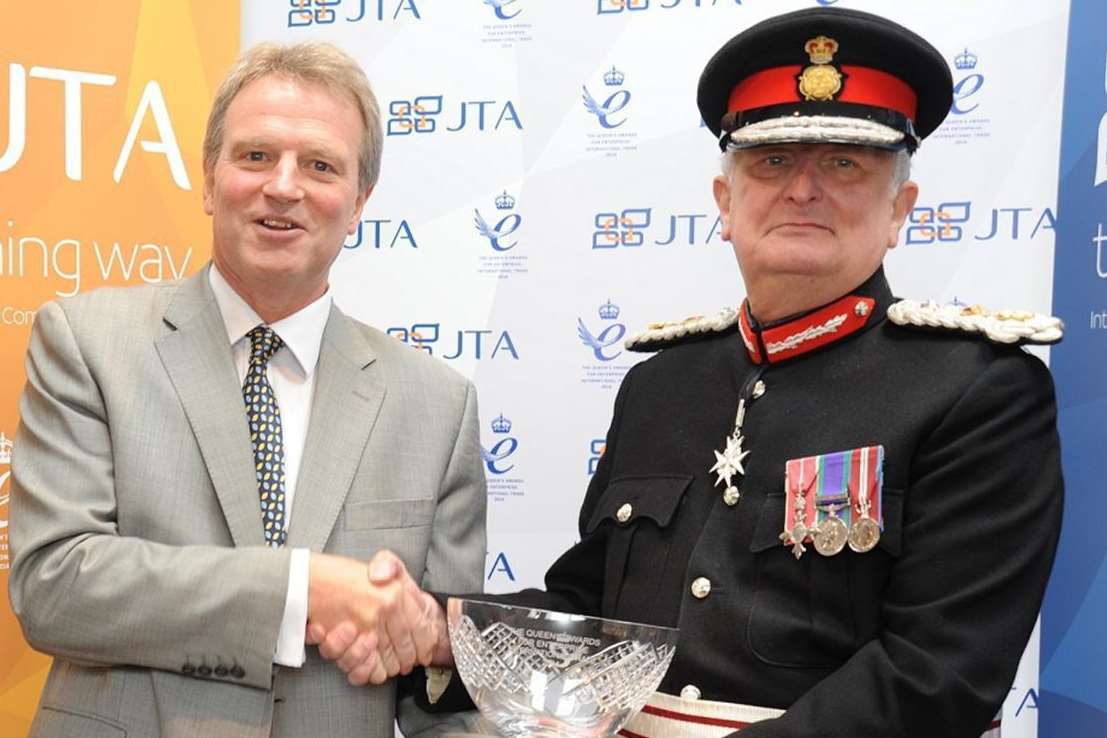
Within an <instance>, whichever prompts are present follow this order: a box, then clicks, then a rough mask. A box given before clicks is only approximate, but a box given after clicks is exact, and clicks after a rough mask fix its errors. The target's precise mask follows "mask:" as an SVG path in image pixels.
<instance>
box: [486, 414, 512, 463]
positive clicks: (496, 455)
mask: <svg viewBox="0 0 1107 738" xmlns="http://www.w3.org/2000/svg"><path fill="white" fill-rule="evenodd" d="M491 425H492V432H493V433H494V434H496V436H497V439H498V440H497V441H496V442H495V443H494V444H492V448H485V447H484V444H481V447H480V456H481V458H482V459H484V465H485V467H487V468H488V473H489V474H496V475H499V474H507V473H508V472H509V471H511V470H512V469H514V468H515V464H508V465H506V466H505V464H506V462H507V459H508V458H509V457H511V455H512V454H514V453H515V452H516V451H518V450H519V441H518V439H516V438H513V437H511V436H510V435H508V434H509V433H511V421H510V420H508V419H507V418H505V417H504V416H503V413H500V415H499V416H498V417H497V418H495V419H494V420H493V421H492V423H491Z"/></svg>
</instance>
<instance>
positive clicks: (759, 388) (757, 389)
mask: <svg viewBox="0 0 1107 738" xmlns="http://www.w3.org/2000/svg"><path fill="white" fill-rule="evenodd" d="M763 394H765V383H764V382H762V381H761V380H760V379H759V380H757V382H756V383H755V384H754V385H753V399H755V400H756V399H757V398H758V397H760V396H761V395H763Z"/></svg>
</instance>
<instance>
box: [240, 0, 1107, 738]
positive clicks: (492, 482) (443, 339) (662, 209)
mask: <svg viewBox="0 0 1107 738" xmlns="http://www.w3.org/2000/svg"><path fill="white" fill-rule="evenodd" d="M816 5H837V6H840V7H851V8H857V9H860V10H867V11H870V12H876V13H881V14H884V15H887V16H890V17H891V18H892V19H894V20H896V21H899V22H901V23H904V24H906V25H908V26H909V27H911V28H913V29H915V30H917V31H918V32H919V33H921V34H922V35H924V36H925V37H926V38H928V39H930V40H931V41H932V42H933V43H934V44H935V46H937V48H938V49H939V50H940V51H941V52H942V53H943V54H944V55H945V56H946V58H947V59H948V61H949V64H950V68H951V69H952V70H953V74H954V82H955V84H956V100H955V102H954V105H953V108H952V111H951V114H950V116H949V118H948V120H947V121H946V123H945V124H944V125H943V126H942V128H941V129H939V131H937V132H936V133H935V135H934V136H932V137H931V138H930V139H928V140H927V141H926V142H925V143H924V144H923V146H922V149H921V150H920V152H919V155H918V156H917V157H916V159H917V161H916V163H915V167H914V173H913V176H914V178H915V179H916V180H917V181H918V182H919V183H920V187H921V196H920V199H919V202H918V207H917V208H915V210H914V212H913V213H912V214H911V217H910V221H909V223H908V224H907V227H906V228H905V229H904V231H903V234H902V239H901V243H900V245H899V247H898V248H897V249H895V250H894V251H893V252H892V253H891V254H890V255H889V257H888V260H887V271H888V275H889V279H890V280H891V283H892V286H893V288H894V289H895V290H896V293H897V294H899V295H901V296H904V297H914V298H920V299H927V298H929V299H936V300H943V301H949V300H959V301H961V302H965V303H981V304H984V305H987V306H989V307H994V308H1003V307H1010V308H1018V309H1025V310H1034V311H1038V312H1049V311H1050V308H1051V300H1052V288H1053V282H1052V275H1053V253H1054V227H1055V213H1056V202H1055V200H1056V194H1057V179H1056V175H1055V173H1056V171H1057V156H1058V147H1059V139H1060V132H1061V103H1062V80H1063V79H1064V74H1065V71H1064V70H1065V58H1064V54H1062V53H1057V52H1056V51H1054V50H1059V49H1063V48H1064V44H1065V34H1066V30H1067V27H1068V4H1067V3H1040V2H1038V3H1030V2H1020V3H1011V2H1006V1H1005V0H980V1H979V2H972V3H966V2H960V1H959V0H925V1H924V0H913V1H910V2H898V3H889V2H886V1H884V2H879V1H878V0H867V1H864V0H820V1H819V2H816V1H815V0H802V1H801V0H741V1H739V0H572V2H553V1H551V0H449V1H447V0H285V1H284V2H274V1H273V0H244V2H243V26H242V30H243V45H244V46H246V45H249V44H252V43H254V42H257V41H261V40H266V39H276V40H285V41H297V40H304V39H326V40H329V41H333V42H335V43H337V44H338V45H340V46H342V47H343V48H345V49H346V50H348V51H349V52H350V53H352V54H354V55H355V56H356V57H357V58H358V59H359V60H360V61H361V62H362V64H363V65H364V67H365V69H366V70H367V72H368V74H369V77H370V79H371V81H372V82H373V84H374V86H375V89H376V92H377V95H378V97H379V98H380V102H381V108H382V112H383V117H384V125H385V133H386V137H385V148H384V166H383V172H382V177H381V181H380V184H379V185H378V187H377V189H376V191H375V192H374V194H373V196H372V197H371V198H370V199H369V202H368V203H367V204H366V207H365V212H364V215H363V220H362V224H361V229H360V230H359V232H358V233H357V234H355V236H353V237H351V238H350V239H349V240H348V241H347V243H346V247H347V248H346V250H345V251H344V253H343V254H342V255H341V256H340V257H339V260H338V262H337V264H336V266H335V268H334V270H333V272H332V279H331V284H332V285H333V286H334V288H335V296H336V299H337V301H338V303H339V304H340V305H341V306H342V307H343V308H344V309H345V310H347V311H348V312H350V313H351V314H353V315H354V316H356V317H358V318H360V319H362V320H365V321H366V322H368V323H371V324H373V325H376V326H378V327H380V328H381V329H383V330H386V331H388V332H389V333H391V334H393V335H394V336H396V337H397V338H398V339H400V340H403V341H407V342H408V343H410V344H412V345H413V346H416V347H418V348H419V349H421V350H423V351H427V352H428V353H431V354H433V355H435V356H437V357H439V358H441V359H443V360H444V361H446V362H448V363H451V364H452V365H454V366H455V367H457V368H458V369H459V370H461V371H462V372H463V373H465V374H467V375H468V376H470V377H472V378H473V379H474V380H475V382H476V384H477V387H478V389H479V393H480V405H481V412H482V440H483V445H484V458H485V471H486V474H487V476H488V483H489V547H488V560H487V577H486V579H487V582H486V586H487V587H488V589H489V590H511V589H517V588H520V587H523V586H529V585H535V584H540V583H541V581H542V575H543V574H544V572H545V570H546V568H547V566H548V565H549V564H550V563H551V561H552V560H553V559H554V558H555V557H556V556H557V555H558V554H559V553H561V552H562V551H563V550H564V549H565V548H566V547H567V546H569V545H570V544H571V543H572V542H573V541H574V540H576V536H577V527H576V526H577V513H578V508H579V505H580V502H581V500H582V498H583V496H584V490H585V487H586V486H587V484H588V480H589V478H590V475H591V473H592V472H593V470H594V469H595V465H596V462H597V461H598V459H599V455H600V453H602V451H603V443H604V436H605V433H606V431H607V426H608V422H609V420H610V417H611V411H612V402H613V400H614V396H615V390H616V388H617V387H618V385H619V381H620V380H621V379H622V377H623V375H624V374H625V373H626V372H627V370H628V369H629V368H630V367H631V366H632V365H633V364H634V363H635V362H636V361H639V360H641V359H642V356H641V355H638V354H630V353H627V352H626V351H625V350H624V349H623V346H622V344H623V341H624V340H625V339H626V338H627V337H628V336H629V335H630V334H631V333H633V332H634V331H637V330H640V329H642V328H644V327H645V326H646V324H647V323H650V322H653V321H657V320H667V319H679V318H683V317H685V316H688V315H695V314H708V313H713V312H715V311H716V310H718V309H720V308H722V307H724V306H734V305H736V304H738V302H739V301H740V300H741V299H742V297H743V291H742V286H741V281H740V277H739V274H738V270H737V266H736V263H735V260H734V255H733V253H732V251H731V249H730V246H729V244H727V243H726V242H724V241H722V240H721V238H720V235H719V223H718V219H717V214H716V212H715V205H714V202H713V200H712V196H711V179H712V177H713V176H715V174H717V173H718V171H719V155H718V148H717V146H716V144H715V142H714V140H713V138H712V136H711V135H710V134H709V133H708V132H707V130H706V129H705V128H704V127H703V125H702V122H701V121H700V119H699V113H698V111H697V109H696V105H695V87H696V81H697V80H698V78H699V74H700V71H701V70H702V69H703V65H704V63H705V62H706V61H707V59H708V57H709V56H710V55H711V54H712V53H713V52H714V51H715V50H716V49H717V48H718V47H719V46H720V45H721V44H722V43H723V42H724V41H725V40H726V39H728V38H730V37H731V36H732V35H734V34H736V33H738V32H739V31H741V30H742V29H744V28H747V27H748V26H750V25H751V24H753V23H756V22H758V21H760V20H763V19H764V18H767V17H769V16H770V15H775V14H778V13H782V12H785V11H789V10H796V9H800V8H804V7H814V6H816ZM1085 27H1086V29H1087V31H1086V32H1087V33H1092V32H1093V31H1092V30H1091V29H1093V28H1095V27H1097V26H1096V24H1094V23H1091V22H1088V21H1085ZM1038 49H1048V50H1050V52H1049V53H1035V50H1038ZM1096 66H1097V65H1095V64H1089V65H1088V66H1087V69H1088V70H1092V69H1094V68H1096ZM1098 67H1099V68H1102V58H1101V59H1100V62H1099V63H1098ZM1089 73H1090V72H1089ZM1096 99H1097V100H1098V99H1099V98H1096ZM1105 264H1107V261H1105ZM1039 355H1041V356H1042V357H1043V358H1048V355H1047V352H1046V351H1041V352H1039ZM1102 519H1103V518H1100V520H1102ZM1037 675H1038V649H1037V638H1036V637H1035V638H1033V639H1032V640H1031V644H1030V648H1029V649H1028V651H1027V654H1026V657H1025V659H1024V662H1023V667H1022V669H1021V670H1020V673H1019V676H1018V679H1017V680H1016V683H1015V687H1014V689H1013V691H1012V693H1011V696H1010V698H1009V700H1008V701H1007V705H1006V709H1005V716H1004V718H1005V719H1004V724H1003V731H1004V736H1005V738H1011V737H1012V736H1014V737H1016V738H1029V737H1030V736H1034V735H1036V734H1037V733H1036V722H1037V718H1036V700H1035V699H1033V697H1036V691H1035V690H1037V686H1038V683H1037Z"/></svg>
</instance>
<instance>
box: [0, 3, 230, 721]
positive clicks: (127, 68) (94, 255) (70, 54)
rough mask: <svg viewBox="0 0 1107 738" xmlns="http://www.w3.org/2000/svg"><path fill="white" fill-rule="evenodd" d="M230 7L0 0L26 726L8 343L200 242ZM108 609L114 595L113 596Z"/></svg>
mask: <svg viewBox="0 0 1107 738" xmlns="http://www.w3.org/2000/svg"><path fill="white" fill-rule="evenodd" d="M239 15H240V14H239V4H238V2H218V3H214V2H209V1H208V0H113V2H111V3H100V2H91V1H90V0H55V1H54V2H48V3H28V2H25V1H22V0H20V1H18V2H17V1H16V0H0V18H3V19H4V22H3V35H4V43H3V44H2V46H0V111H6V113H3V114H0V586H2V587H3V590H4V593H5V594H4V596H3V597H0V726H3V735H4V738H9V737H18V736H25V735H26V734H27V730H28V728H29V727H30V724H31V718H32V716H33V715H34V710H35V706H36V704H37V702H38V694H39V690H40V689H41V688H42V683H43V681H44V679H45V677H46V670H47V668H48V666H49V663H50V660H49V658H48V657H46V656H43V655H42V654H38V653H35V652H34V651H32V650H31V649H30V647H28V646H27V645H26V643H25V642H24V641H23V638H22V636H21V634H20V630H19V625H18V623H17V622H16V620H15V617H14V616H13V615H12V612H11V607H10V605H9V603H8V599H7V596H6V593H7V582H8V568H9V565H10V551H9V548H8V509H9V504H8V503H9V494H10V489H11V487H10V480H9V475H10V470H11V467H10V462H11V452H12V448H13V444H14V445H15V446H16V447H18V444H19V439H18V438H16V437H15V431H16V427H17V425H18V401H19V393H20V391H21V388H22V386H23V381H24V374H23V353H24V351H25V349H26V345H27V340H28V337H29V335H30V328H31V323H32V322H33V320H34V314H35V311H36V310H37V309H38V307H39V306H40V305H42V303H44V302H46V301H48V300H54V299H58V298H61V297H65V296H68V295H73V294H76V293H77V292H81V291H85V290H90V289H94V288H96V287H99V286H101V285H105V284H127V283H135V284H138V283H143V282H147V283H149V282H161V281H167V280H172V279H176V278H177V277H180V276H183V275H185V274H188V273H191V272H194V271H196V269H198V268H199V267H201V266H203V264H204V263H205V262H206V261H207V259H208V256H209V253H210V238H211V236H210V233H211V225H210V221H209V220H208V218H207V217H206V216H205V215H204V213H203V210H202V208H201V191H202V187H203V178H202V171H201V168H200V147H201V141H202V139H203V133H204V124H205V122H206V118H207V111H208V107H209V104H210V101H211V98H212V96H213V94H214V92H215V86H216V85H217V84H218V83H219V81H220V80H221V79H222V77H223V75H224V73H225V72H226V70H227V68H228V67H229V66H230V64H231V62H232V61H233V60H234V57H235V56H236V55H237V53H238V47H239ZM120 606H121V607H125V604H123V603H121V605H120Z"/></svg>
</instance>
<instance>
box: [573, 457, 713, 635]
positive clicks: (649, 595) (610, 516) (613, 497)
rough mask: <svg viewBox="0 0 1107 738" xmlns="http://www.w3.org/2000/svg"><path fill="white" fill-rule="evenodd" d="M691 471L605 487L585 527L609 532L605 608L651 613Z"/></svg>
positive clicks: (640, 615)
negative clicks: (680, 474)
mask: <svg viewBox="0 0 1107 738" xmlns="http://www.w3.org/2000/svg"><path fill="white" fill-rule="evenodd" d="M691 483H692V477H690V476H652V477H622V478H618V479H614V480H612V481H611V483H610V484H609V485H608V487H607V489H606V490H604V493H603V495H602V496H601V497H600V501H599V503H598V504H597V505H596V509H595V510H594V511H593V512H592V517H591V519H589V521H588V525H587V526H586V527H585V533H586V534H587V535H593V534H606V536H607V553H606V560H605V562H604V567H605V568H604V593H603V605H602V607H603V614H604V615H605V616H608V617H621V618H625V619H633V620H642V619H648V617H647V616H648V613H649V612H650V610H651V605H652V604H653V603H654V601H655V599H656V597H657V596H658V595H659V593H660V586H661V580H662V577H661V572H662V571H664V569H665V565H666V563H667V561H668V557H669V553H670V550H671V548H672V544H673V536H674V528H675V527H676V526H674V525H672V522H673V518H674V516H675V515H676V512H677V509H678V508H679V507H680V503H681V500H682V499H683V497H684V493H685V492H686V491H687V490H688V487H689V485H691Z"/></svg>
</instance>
